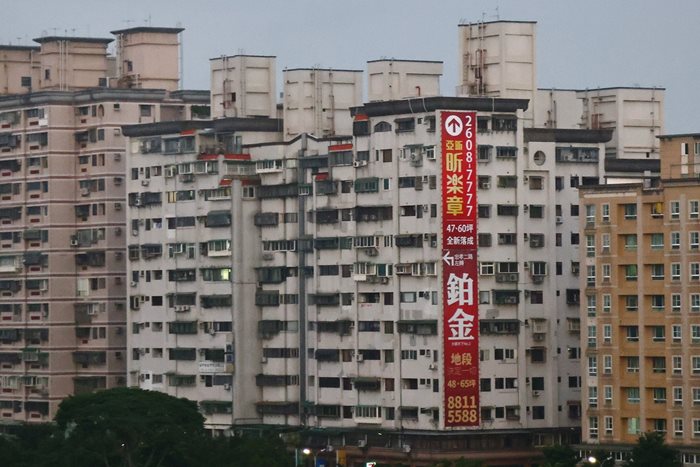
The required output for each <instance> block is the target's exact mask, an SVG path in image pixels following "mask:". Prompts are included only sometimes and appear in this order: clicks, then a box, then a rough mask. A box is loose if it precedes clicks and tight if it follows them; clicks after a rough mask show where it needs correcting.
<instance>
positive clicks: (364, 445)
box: [357, 439, 367, 448]
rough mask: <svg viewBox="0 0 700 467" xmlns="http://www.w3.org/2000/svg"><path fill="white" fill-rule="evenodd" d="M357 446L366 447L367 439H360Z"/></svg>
mask: <svg viewBox="0 0 700 467" xmlns="http://www.w3.org/2000/svg"><path fill="white" fill-rule="evenodd" d="M357 447H358V448H366V447H367V440H366V439H361V440H359V441H358V442H357Z"/></svg>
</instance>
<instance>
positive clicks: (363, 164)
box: [352, 161, 367, 168]
mask: <svg viewBox="0 0 700 467" xmlns="http://www.w3.org/2000/svg"><path fill="white" fill-rule="evenodd" d="M366 165H367V161H355V162H353V163H352V166H353V167H355V168H358V167H364V166H366Z"/></svg>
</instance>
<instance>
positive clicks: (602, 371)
mask: <svg viewBox="0 0 700 467" xmlns="http://www.w3.org/2000/svg"><path fill="white" fill-rule="evenodd" d="M659 142H660V152H661V178H660V179H656V178H654V179H647V180H645V181H644V182H643V183H636V184H624V185H613V186H598V187H584V188H582V189H581V205H582V206H581V208H582V210H581V217H580V221H581V232H582V235H583V237H584V242H583V244H584V245H585V248H582V249H581V264H582V268H585V269H582V275H581V290H582V295H583V297H582V303H583V306H582V308H581V321H582V322H583V323H585V326H582V339H581V345H582V347H583V348H584V349H585V350H584V354H585V356H584V359H583V360H582V362H583V365H582V375H583V381H584V384H583V390H584V392H583V395H584V397H583V407H584V411H585V416H584V418H583V441H584V442H585V443H587V444H588V445H589V446H588V447H589V448H591V449H593V448H595V449H606V450H610V451H611V452H613V453H614V455H615V458H616V459H618V460H621V459H623V458H624V456H625V455H626V454H627V452H628V451H629V450H630V449H631V445H633V444H634V443H635V442H636V440H637V437H638V435H639V434H640V433H644V432H649V431H655V432H660V433H663V434H665V435H666V441H667V442H668V443H669V444H672V445H675V446H676V447H678V448H679V449H681V451H682V452H683V457H684V459H683V460H684V462H685V463H690V464H695V463H697V462H699V461H700V456H699V455H698V454H699V453H698V449H697V440H698V438H699V437H700V413H698V410H697V408H696V407H697V405H698V404H700V380H699V379H698V374H700V347H698V342H700V318H698V315H697V313H699V312H700V286H699V285H698V284H699V283H698V281H699V280H700V256H699V254H698V251H699V248H700V240H699V239H700V237H699V235H700V233H699V231H700V223H699V221H698V218H699V216H700V214H699V212H700V211H699V210H700V208H699V207H698V206H699V202H700V201H698V198H700V185H699V184H698V181H697V174H698V173H700V167H698V162H699V161H700V135H698V134H688V135H664V136H661V137H660V139H659ZM583 271H585V274H584V273H583ZM584 329H585V330H584Z"/></svg>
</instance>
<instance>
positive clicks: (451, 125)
mask: <svg viewBox="0 0 700 467" xmlns="http://www.w3.org/2000/svg"><path fill="white" fill-rule="evenodd" d="M462 128H464V124H463V123H462V119H461V118H459V117H458V116H456V115H450V116H449V117H447V119H446V120H445V130H446V131H447V132H448V133H449V134H450V136H457V135H459V134H461V133H462Z"/></svg>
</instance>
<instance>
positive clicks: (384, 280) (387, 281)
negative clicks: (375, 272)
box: [379, 277, 389, 284]
mask: <svg viewBox="0 0 700 467" xmlns="http://www.w3.org/2000/svg"><path fill="white" fill-rule="evenodd" d="M379 281H380V282H381V283H382V284H388V283H389V278H388V277H382V278H380V279H379Z"/></svg>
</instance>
